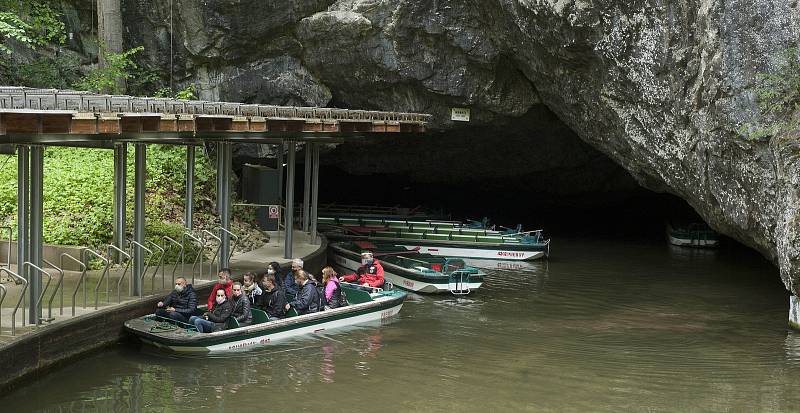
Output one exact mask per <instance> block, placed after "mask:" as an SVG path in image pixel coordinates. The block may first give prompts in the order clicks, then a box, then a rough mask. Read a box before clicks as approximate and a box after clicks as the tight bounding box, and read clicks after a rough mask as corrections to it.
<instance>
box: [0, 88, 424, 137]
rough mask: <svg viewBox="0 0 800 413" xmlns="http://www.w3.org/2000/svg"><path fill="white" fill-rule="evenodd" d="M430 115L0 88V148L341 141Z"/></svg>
mask: <svg viewBox="0 0 800 413" xmlns="http://www.w3.org/2000/svg"><path fill="white" fill-rule="evenodd" d="M430 117H431V116H430V115H426V114H420V113H404V112H383V111H367V110H348V109H335V108H317V107H294V106H273V105H257V104H246V103H231V102H210V101H194V100H191V101H188V100H177V99H168V98H149V97H133V96H112V95H99V94H94V93H88V92H79V91H73V90H56V89H33V88H22V87H2V86H0V143H5V144H50V145H52V144H56V145H58V144H61V145H70V146H107V145H109V144H113V142H144V143H180V142H186V143H198V142H202V141H206V140H225V141H246V142H255V143H279V142H280V141H281V140H282V139H283V140H285V139H295V140H298V141H328V142H337V141H338V142H343V141H344V140H346V139H353V138H364V137H367V136H370V135H372V136H377V135H382V134H403V133H408V134H418V133H423V132H425V125H426V124H427V123H428V121H429V120H430ZM176 141H177V142H176Z"/></svg>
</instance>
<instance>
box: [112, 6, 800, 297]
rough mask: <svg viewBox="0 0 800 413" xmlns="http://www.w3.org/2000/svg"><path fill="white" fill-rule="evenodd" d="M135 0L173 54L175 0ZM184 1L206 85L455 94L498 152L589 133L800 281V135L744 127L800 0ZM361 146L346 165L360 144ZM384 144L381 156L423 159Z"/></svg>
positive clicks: (225, 92) (185, 50)
mask: <svg viewBox="0 0 800 413" xmlns="http://www.w3.org/2000/svg"><path fill="white" fill-rule="evenodd" d="M124 5H125V12H126V13H127V16H129V17H130V18H131V19H130V20H126V21H127V22H131V21H132V22H134V23H133V25H134V26H136V27H135V28H134V29H131V32H130V33H129V39H128V41H129V42H130V43H131V44H132V45H133V44H142V43H147V42H151V43H152V42H154V41H155V40H153V39H161V40H158V41H159V42H160V43H159V44H160V46H159V45H155V46H157V47H155V48H151V49H150V53H151V56H150V57H151V59H153V61H154V62H156V63H157V64H158V65H159V66H161V67H167V65H168V62H167V61H166V59H165V53H164V47H163V39H164V33H165V28H166V27H167V26H168V15H169V10H168V8H169V6H168V3H167V2H163V1H154V0H136V1H134V0H126V1H125V2H124ZM173 13H174V14H175V17H174V18H173V22H174V24H175V28H174V30H173V34H174V36H175V39H176V40H175V43H174V47H175V48H176V51H175V52H174V54H175V56H179V57H180V59H177V58H176V59H175V60H176V61H180V62H181V64H180V67H174V68H173V72H174V73H175V74H176V76H177V77H178V78H179V82H180V83H181V84H187V83H191V82H197V83H199V85H200V86H201V88H200V89H201V92H202V93H201V94H202V97H204V98H209V99H229V100H249V101H254V102H267V103H275V104H306V105H334V106H340V107H350V108H374V109H385V110H399V111H419V112H427V113H431V114H433V115H435V120H434V123H433V125H431V126H432V127H433V128H434V129H443V130H453V128H455V127H457V126H461V125H454V124H453V123H452V122H450V121H449V110H450V108H451V107H469V108H470V109H471V110H472V120H471V126H472V127H475V128H481V129H480V130H482V131H483V133H482V134H481V136H478V137H475V136H473V137H471V138H470V139H464V140H463V141H459V140H458V139H451V140H450V141H448V144H449V145H451V146H452V147H453V148H454V150H456V151H458V152H460V153H475V152H476V151H475V149H476V148H477V150H479V151H481V153H479V154H477V155H476V156H477V157H486V156H489V157H491V155H487V148H488V147H489V146H491V145H490V144H491V143H492V142H494V144H495V145H496V146H497V144H499V143H501V142H503V139H502V138H503V136H502V135H503V133H504V131H505V130H506V129H507V128H511V129H514V130H515V131H517V132H515V136H517V137H516V138H514V140H513V142H514V143H513V145H514V146H515V148H517V150H515V151H514V153H516V154H519V156H521V157H522V158H520V159H525V158H526V157H529V158H531V159H534V158H535V156H534V155H533V153H534V152H536V151H542V150H546V151H549V153H550V154H558V153H559V152H560V151H567V150H570V148H571V146H570V145H572V144H571V143H570V144H568V145H567V146H558V144H557V142H558V139H557V138H558V137H559V136H567V135H569V136H574V135H576V136H577V137H579V138H580V139H581V140H582V141H583V142H586V143H588V144H589V145H590V146H591V147H593V148H595V149H597V150H599V151H600V152H602V153H603V154H605V155H606V156H608V158H610V159H612V160H613V161H614V162H616V163H617V164H619V165H621V166H622V167H623V168H624V169H625V170H626V171H627V172H629V173H630V175H632V176H633V177H634V178H635V180H636V181H637V182H638V183H639V184H641V185H643V186H645V187H647V188H650V189H652V190H654V191H660V192H669V193H673V194H675V195H677V196H680V197H681V198H683V199H685V200H687V201H688V202H689V203H690V204H691V205H692V206H693V207H694V208H695V209H696V210H697V211H698V212H699V213H700V214H701V215H702V216H703V217H704V218H705V219H706V220H707V221H708V222H709V224H711V226H712V227H714V228H715V229H717V230H719V231H720V232H722V233H725V234H727V235H729V236H731V237H734V238H736V239H738V240H740V241H742V242H743V243H745V244H747V245H749V246H751V247H753V248H755V249H757V250H759V251H761V252H762V253H763V254H764V255H765V256H767V257H769V258H770V259H771V260H773V262H775V263H776V264H777V265H778V266H779V268H780V271H781V275H782V277H783V280H784V283H785V284H786V286H787V288H789V289H791V290H793V291H794V290H796V287H797V288H800V190H799V188H800V144H798V139H797V137H796V136H779V137H775V138H771V139H764V140H749V139H747V138H745V137H743V136H741V133H740V132H739V131H740V130H742V127H743V125H745V124H747V123H749V122H752V121H754V120H755V119H756V118H757V117H758V116H759V114H758V110H757V105H756V102H755V93H754V86H755V82H756V79H757V74H758V73H765V72H771V71H774V70H776V67H778V65H779V64H780V61H781V59H782V56H783V55H784V53H783V52H784V51H785V50H786V49H787V48H789V47H791V46H792V42H795V41H796V39H797V38H798V34H799V32H800V30H799V29H798V21H800V11H798V6H797V3H796V2H795V1H792V0H748V1H740V0H666V1H663V2H652V1H641V0H626V1H600V2H598V1H586V0H482V1H458V0H456V1H452V0H451V1H444V0H422V1H407V0H339V1H322V0H292V1H280V0H279V1H270V2H264V1H255V0H239V1H234V0H228V1H209V2H197V1H186V0H176V1H175V6H174V8H173ZM152 33H155V34H156V36H155V37H154V36H153V35H152ZM166 57H168V54H167V55H166ZM543 111H550V112H552V113H553V114H554V115H555V116H556V117H557V119H558V123H559V124H560V125H562V126H564V125H565V126H564V127H560V126H559V127H555V128H551V129H546V130H543V129H541V127H540V126H541V124H540V123H538V122H540V121H541V118H540V117H538V116H531V114H532V113H533V114H538V113H542V112H543ZM561 129H563V130H561ZM525 130H528V131H531V133H530V134H529V135H527V137H526V134H525V133H524V131H525ZM519 131H523V132H521V133H518V132H519ZM534 131H536V133H533V132H534ZM446 133H452V132H446ZM573 133H574V135H572V134H573ZM430 139H431V141H433V140H435V139H436V135H433V136H432V137H431V138H430ZM480 139H483V141H481V142H480V143H479V144H476V140H480ZM525 139H528V144H526V141H525ZM567 141H569V139H567ZM487 142H488V143H487ZM421 145H423V144H421ZM431 145H434V146H433V147H428V149H430V148H434V147H435V145H436V144H433V143H432V144H431ZM423 146H424V145H423ZM398 147H399V145H398ZM542 148H549V149H542ZM360 150H362V151H367V152H368V153H370V154H376V153H381V152H382V151H381V150H380V148H369V147H362V148H360ZM421 150H422V151H425V150H426V149H425V147H423V148H422V149H421ZM347 151H352V149H346V148H342V149H341V151H340V152H338V157H337V158H336V159H338V160H341V161H342V164H343V165H347V164H348V162H347V157H348V156H351V157H352V156H355V155H354V154H351V155H348V152H347ZM370 151H371V152H370ZM384 152H385V151H384ZM428 152H432V151H431V150H428ZM573 152H579V151H573ZM409 157H410V155H409ZM424 157H425V156H423V158H424ZM547 158H548V159H552V158H553V157H551V156H549V157H547ZM592 158H593V156H592V155H591V154H589V155H587V156H586V157H585V159H586V161H587V162H589V159H592ZM384 159H385V162H383V163H380V165H379V166H375V167H374V168H373V169H371V171H375V170H378V169H380V168H388V169H391V168H395V169H398V168H399V169H402V168H405V167H406V166H404V165H407V162H405V163H404V161H402V160H401V159H399V158H397V157H395V158H394V159H392V158H391V156H387V157H386V158H384ZM556 159H557V157H556ZM328 162H331V160H330V159H328ZM518 163H522V164H524V165H521V166H520V165H518ZM530 164H536V163H535V162H531V163H530ZM491 168H493V169H492V170H491V171H489V172H487V173H492V174H496V175H497V176H514V174H515V173H516V172H518V171H519V169H520V168H523V169H525V168H527V169H525V170H526V171H528V172H531V171H535V168H534V169H531V168H530V167H529V164H525V163H524V162H511V163H507V164H504V163H502V162H501V163H499V164H498V163H492V164H491ZM601 169H602V168H601ZM470 173H476V172H475V170H474V169H473V170H469V169H467V168H465V170H463V171H461V172H452V173H451V172H446V173H445V175H446V176H447V177H444V178H441V179H442V180H443V181H444V180H446V179H459V177H461V178H463V177H464V174H470ZM448 174H451V176H448ZM452 174H455V175H458V176H455V175H452Z"/></svg>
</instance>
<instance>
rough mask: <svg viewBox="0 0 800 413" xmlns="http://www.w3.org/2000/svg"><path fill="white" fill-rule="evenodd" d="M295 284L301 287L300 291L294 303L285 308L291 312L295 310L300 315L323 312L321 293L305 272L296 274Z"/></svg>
mask: <svg viewBox="0 0 800 413" xmlns="http://www.w3.org/2000/svg"><path fill="white" fill-rule="evenodd" d="M294 282H295V283H297V285H299V286H300V291H298V292H297V296H295V298H294V301H292V302H291V303H289V304H286V306H285V307H284V308H285V309H286V311H289V308H294V309H295V310H297V314H298V315H303V314H308V313H316V312H317V311H319V310H321V308H319V302H320V301H319V293H318V292H317V286H316V285H315V283H314V282H313V281H312V280H311V279H310V278H309V277H308V275H306V272H305V271H303V270H299V271H297V272H295V273H294Z"/></svg>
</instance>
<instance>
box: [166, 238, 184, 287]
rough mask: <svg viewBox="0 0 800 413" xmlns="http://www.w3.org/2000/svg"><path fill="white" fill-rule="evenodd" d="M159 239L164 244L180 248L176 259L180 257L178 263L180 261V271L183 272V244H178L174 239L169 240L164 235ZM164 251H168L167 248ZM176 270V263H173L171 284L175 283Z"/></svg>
mask: <svg viewBox="0 0 800 413" xmlns="http://www.w3.org/2000/svg"><path fill="white" fill-rule="evenodd" d="M161 239H162V240H163V241H166V242H171V243H172V244H173V245H177V246H178V248H180V253H179V254H178V257H180V261H181V271H183V244H181V243H180V242H178V241H175V240H174V239H172V238H170V237H168V236H166V235H164V236H163V237H161ZM164 250H165V251H168V250H169V247H165V248H164ZM177 269H178V263H177V262H176V263H175V265H174V266H173V267H172V283H173V284H174V283H175V271H176V270H177ZM163 283H164V282H163V280H162V284H163ZM165 287H166V286H165V285H162V286H161V288H165Z"/></svg>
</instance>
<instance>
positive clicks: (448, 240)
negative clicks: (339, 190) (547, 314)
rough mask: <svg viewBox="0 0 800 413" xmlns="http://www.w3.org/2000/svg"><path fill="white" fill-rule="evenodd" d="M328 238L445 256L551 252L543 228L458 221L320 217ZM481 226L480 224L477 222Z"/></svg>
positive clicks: (518, 256)
mask: <svg viewBox="0 0 800 413" xmlns="http://www.w3.org/2000/svg"><path fill="white" fill-rule="evenodd" d="M319 223H320V229H321V231H323V232H325V235H326V236H327V237H328V238H329V239H334V240H335V239H342V240H344V239H366V240H370V241H376V242H381V243H392V244H393V245H396V246H402V247H404V248H406V249H408V250H416V251H419V252H421V253H427V254H431V255H437V256H442V257H461V258H479V259H499V260H511V261H532V260H537V259H540V258H543V257H547V256H549V255H550V240H549V239H545V238H544V237H543V235H542V230H535V231H522V232H521V231H517V230H511V229H508V228H506V229H504V230H500V231H498V230H492V229H485V228H480V227H478V228H475V227H473V226H472V225H473V224H472V223H461V222H457V221H405V220H386V219H362V218H330V217H325V218H322V217H321V218H320V220H319ZM475 226H478V225H475Z"/></svg>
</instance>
